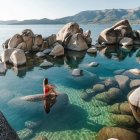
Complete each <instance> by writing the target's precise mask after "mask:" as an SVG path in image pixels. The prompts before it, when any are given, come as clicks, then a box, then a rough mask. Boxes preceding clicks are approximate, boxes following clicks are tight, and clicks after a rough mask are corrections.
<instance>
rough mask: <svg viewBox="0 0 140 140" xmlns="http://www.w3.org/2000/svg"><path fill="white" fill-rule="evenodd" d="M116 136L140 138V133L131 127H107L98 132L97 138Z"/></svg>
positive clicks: (131, 138)
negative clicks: (130, 128)
mask: <svg viewBox="0 0 140 140" xmlns="http://www.w3.org/2000/svg"><path fill="white" fill-rule="evenodd" d="M109 138H116V139H118V140H140V135H139V134H138V133H137V132H135V131H133V130H129V129H125V128H119V127H105V128H102V129H101V130H100V131H99V133H98V134H97V140H107V139H109Z"/></svg>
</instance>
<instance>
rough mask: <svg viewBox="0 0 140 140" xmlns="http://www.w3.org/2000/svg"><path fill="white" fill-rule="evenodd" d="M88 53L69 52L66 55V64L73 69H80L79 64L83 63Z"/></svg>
mask: <svg viewBox="0 0 140 140" xmlns="http://www.w3.org/2000/svg"><path fill="white" fill-rule="evenodd" d="M85 55H86V51H83V52H75V51H67V52H66V54H65V63H66V64H67V65H68V66H69V67H70V68H71V69H74V68H78V66H79V64H80V63H81V62H82V61H83V59H84V57H85Z"/></svg>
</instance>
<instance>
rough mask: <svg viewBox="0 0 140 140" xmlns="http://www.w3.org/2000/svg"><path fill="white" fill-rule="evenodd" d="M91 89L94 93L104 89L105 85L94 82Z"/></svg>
mask: <svg viewBox="0 0 140 140" xmlns="http://www.w3.org/2000/svg"><path fill="white" fill-rule="evenodd" d="M93 91H94V92H95V93H99V92H103V91H105V86H104V85H103V84H96V85H94V86H93Z"/></svg>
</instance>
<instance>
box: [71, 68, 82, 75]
mask: <svg viewBox="0 0 140 140" xmlns="http://www.w3.org/2000/svg"><path fill="white" fill-rule="evenodd" d="M81 74H82V70H80V69H74V70H73V71H72V75H73V76H81Z"/></svg>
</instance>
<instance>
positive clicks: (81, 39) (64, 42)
mask: <svg viewBox="0 0 140 140" xmlns="http://www.w3.org/2000/svg"><path fill="white" fill-rule="evenodd" d="M90 36H91V31H90V30H88V31H86V32H85V33H84V32H83V29H82V28H80V27H79V25H78V24H77V23H74V22H71V23H68V24H66V25H65V26H64V27H63V28H62V29H60V31H59V32H58V33H57V34H52V35H51V36H49V37H47V38H43V37H42V35H40V34H34V33H33V31H32V30H30V29H25V30H23V31H22V33H21V34H15V35H14V36H12V37H11V38H10V39H8V40H6V41H5V43H3V48H4V51H3V53H2V54H1V61H2V62H3V63H11V64H13V65H14V66H16V67H18V66H22V65H25V64H26V61H27V60H26V53H30V52H37V53H36V56H38V57H44V56H46V55H47V54H49V55H50V56H55V57H57V56H63V55H64V49H69V50H73V51H84V50H87V49H88V47H89V46H90V45H91V43H92V39H91V37H90Z"/></svg>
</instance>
